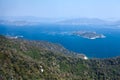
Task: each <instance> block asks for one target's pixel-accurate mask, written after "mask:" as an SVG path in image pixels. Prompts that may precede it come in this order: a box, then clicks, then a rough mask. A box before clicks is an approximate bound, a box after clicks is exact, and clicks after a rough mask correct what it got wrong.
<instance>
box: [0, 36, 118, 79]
mask: <svg viewBox="0 0 120 80" xmlns="http://www.w3.org/2000/svg"><path fill="white" fill-rule="evenodd" d="M84 57H85V55H83V54H77V53H74V52H71V51H69V50H67V49H65V48H64V47H62V46H61V45H58V44H53V43H49V42H45V41H30V40H24V39H10V38H6V37H4V36H2V35H1V36H0V80H120V76H119V75H120V57H115V58H108V59H88V60H84Z"/></svg>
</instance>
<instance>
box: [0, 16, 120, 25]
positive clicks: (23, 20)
mask: <svg viewBox="0 0 120 80" xmlns="http://www.w3.org/2000/svg"><path fill="white" fill-rule="evenodd" d="M0 24H4V25H17V26H23V25H39V24H59V25H110V26H120V21H106V20H101V19H98V18H75V19H60V18H59V19H58V18H55V19H53V18H38V17H15V18H12V17H0Z"/></svg>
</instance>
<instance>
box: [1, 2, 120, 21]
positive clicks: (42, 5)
mask: <svg viewBox="0 0 120 80" xmlns="http://www.w3.org/2000/svg"><path fill="white" fill-rule="evenodd" d="M0 16H35V17H42V18H81V17H82V18H84V17H85V18H100V19H120V0H0Z"/></svg>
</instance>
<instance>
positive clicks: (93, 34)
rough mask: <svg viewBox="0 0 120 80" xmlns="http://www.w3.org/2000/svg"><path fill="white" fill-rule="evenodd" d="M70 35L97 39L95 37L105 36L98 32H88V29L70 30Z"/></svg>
mask: <svg viewBox="0 0 120 80" xmlns="http://www.w3.org/2000/svg"><path fill="white" fill-rule="evenodd" d="M72 35H76V36H80V37H83V38H87V39H97V38H105V37H106V36H104V35H103V34H98V33H96V32H90V31H74V32H72Z"/></svg>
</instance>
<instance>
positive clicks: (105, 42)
mask: <svg viewBox="0 0 120 80" xmlns="http://www.w3.org/2000/svg"><path fill="white" fill-rule="evenodd" d="M108 27H109V26H88V25H86V26H77V25H76V26H75V25H74V26H73V25H54V24H41V25H36V26H5V25H0V34H4V35H11V36H23V38H25V39H29V40H44V41H49V42H53V43H58V44H61V45H63V46H64V47H65V48H67V49H69V50H71V51H74V52H79V53H83V54H85V55H86V56H88V57H89V58H94V57H95V58H108V57H116V56H120V29H119V28H114V26H113V28H108ZM72 31H95V32H97V33H100V34H104V35H105V36H106V38H101V39H94V40H91V39H86V38H82V37H79V36H73V35H69V34H64V33H70V32H72Z"/></svg>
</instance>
